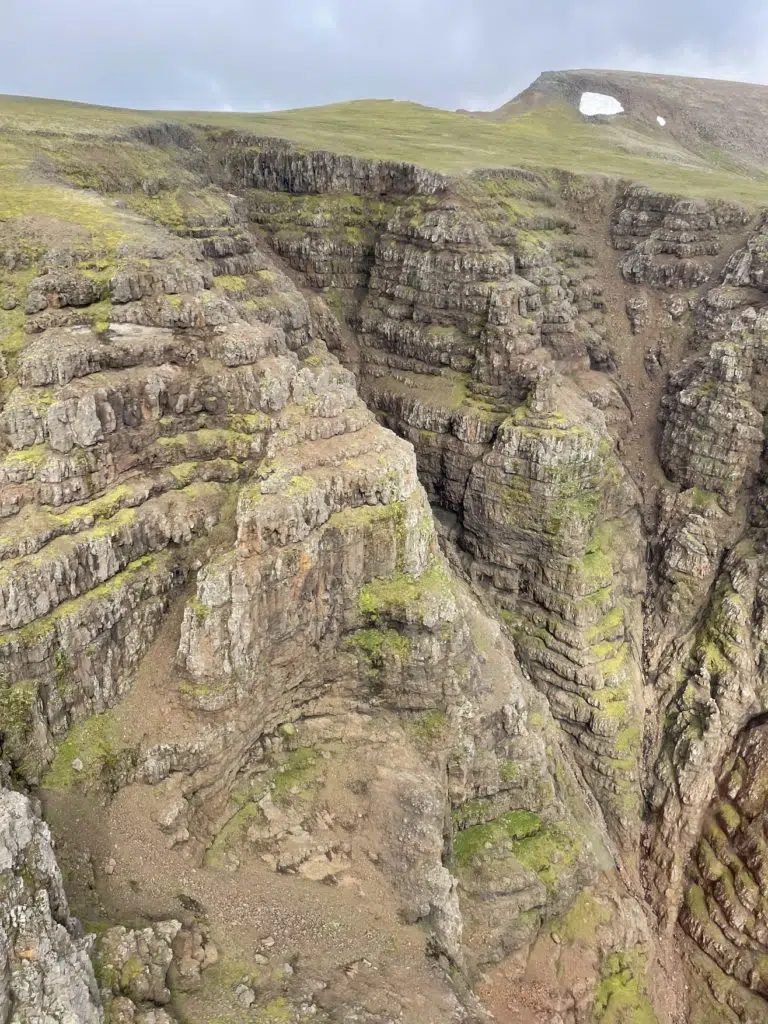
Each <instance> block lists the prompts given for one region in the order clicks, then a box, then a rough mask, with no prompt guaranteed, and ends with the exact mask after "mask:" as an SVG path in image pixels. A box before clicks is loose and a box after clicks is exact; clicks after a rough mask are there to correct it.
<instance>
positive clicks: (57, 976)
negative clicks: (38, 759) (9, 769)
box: [0, 789, 103, 1024]
mask: <svg viewBox="0 0 768 1024" xmlns="http://www.w3.org/2000/svg"><path fill="white" fill-rule="evenodd" d="M0 879H2V881H0V972H1V973H0V978H1V981H0V1018H1V1019H2V1020H4V1021H8V1022H9V1024H22V1022H27V1021H35V1022H36V1024H38V1022H39V1024H65V1022H69V1021H72V1022H74V1021H77V1022H78V1024H79V1022H82V1024H101V1022H102V1020H103V1014H102V1010H101V1000H100V999H99V994H98V989H97V986H96V979H95V978H94V974H93V969H92V967H91V963H90V960H89V959H88V946H87V943H85V942H84V941H83V940H82V939H79V938H78V937H77V935H78V930H77V923H76V922H75V921H74V920H73V919H72V918H71V917H70V916H69V909H68V907H67V899H66V896H65V895H64V888H63V886H62V881H61V873H60V871H59V868H58V865H57V864H56V859H55V856H54V852H53V847H52V843H51V835H50V832H49V831H48V827H47V825H44V824H43V822H42V821H41V820H40V818H39V817H38V816H37V815H36V814H35V813H34V811H33V809H32V806H31V804H30V802H29V800H27V799H26V797H23V796H22V795H21V794H19V793H12V792H9V791H8V790H7V789H2V790H0Z"/></svg>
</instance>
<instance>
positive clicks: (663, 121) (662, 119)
mask: <svg viewBox="0 0 768 1024" xmlns="http://www.w3.org/2000/svg"><path fill="white" fill-rule="evenodd" d="M656 120H657V121H658V123H659V124H660V125H661V127H662V128H663V127H664V125H665V124H666V123H667V119H666V117H662V116H661V114H657V115H656Z"/></svg>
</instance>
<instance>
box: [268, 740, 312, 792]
mask: <svg viewBox="0 0 768 1024" xmlns="http://www.w3.org/2000/svg"><path fill="white" fill-rule="evenodd" d="M323 763H324V762H323V759H322V756H321V754H320V751H319V750H317V749H316V748H315V747H298V748H297V749H296V750H292V751H290V753H288V754H287V755H286V756H285V757H284V759H283V761H282V763H281V764H280V766H279V767H278V769H277V771H276V772H275V773H274V776H273V778H272V799H273V800H274V801H275V802H276V803H280V804H286V803H290V802H291V801H292V800H308V799H309V798H310V796H311V792H312V788H313V787H314V785H315V784H316V782H317V780H318V776H319V775H320V774H321V772H322V766H323Z"/></svg>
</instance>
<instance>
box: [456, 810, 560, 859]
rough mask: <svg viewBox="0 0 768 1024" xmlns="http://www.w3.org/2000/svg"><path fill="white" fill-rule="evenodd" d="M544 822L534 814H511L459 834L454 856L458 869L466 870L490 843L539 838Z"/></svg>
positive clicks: (496, 844) (529, 812)
mask: <svg viewBox="0 0 768 1024" xmlns="http://www.w3.org/2000/svg"><path fill="white" fill-rule="evenodd" d="M542 827H543V825H542V821H541V818H540V817H539V816H538V814H534V813H533V812H532V811H510V812H508V813H507V814H502V815H501V817H499V818H495V819H494V820H493V821H489V822H487V823H486V824H484V825H473V826H471V827H470V828H465V829H463V830H461V831H459V832H457V833H456V835H455V836H454V840H453V856H454V861H455V863H456V865H457V866H458V867H460V868H461V867H466V866H467V865H469V864H470V863H471V862H472V860H473V859H474V858H475V857H477V856H479V855H481V854H483V853H484V851H485V849H486V844H490V846H491V847H495V846H498V845H499V844H501V843H504V842H505V841H506V840H513V841H519V840H524V839H527V838H528V837H531V836H535V835H536V834H537V833H539V832H541V830H542Z"/></svg>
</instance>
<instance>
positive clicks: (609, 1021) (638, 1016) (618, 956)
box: [594, 947, 658, 1024]
mask: <svg viewBox="0 0 768 1024" xmlns="http://www.w3.org/2000/svg"><path fill="white" fill-rule="evenodd" d="M645 972H646V955H645V952H644V950H642V949H641V948H639V947H638V948H636V949H633V950H627V951H625V952H623V953H612V954H611V955H610V956H608V957H606V959H605V961H604V962H603V964H602V967H601V970H600V975H601V977H600V982H599V983H598V986H597V989H596V990H595V1005H594V1018H595V1022H596V1024H658V1021H657V1017H656V1014H655V1013H654V1010H653V1006H652V1004H651V1001H650V999H649V998H648V986H647V982H646V973H645Z"/></svg>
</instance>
